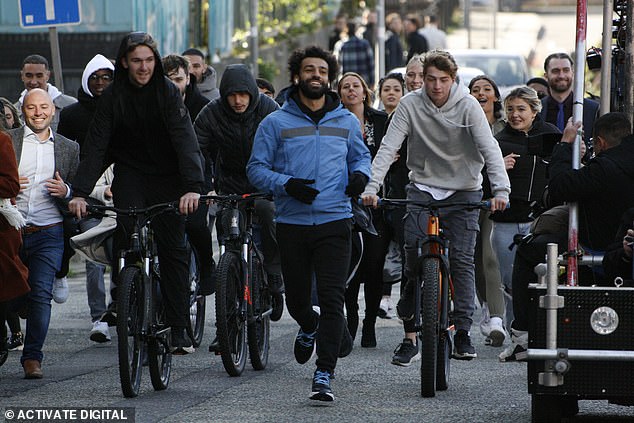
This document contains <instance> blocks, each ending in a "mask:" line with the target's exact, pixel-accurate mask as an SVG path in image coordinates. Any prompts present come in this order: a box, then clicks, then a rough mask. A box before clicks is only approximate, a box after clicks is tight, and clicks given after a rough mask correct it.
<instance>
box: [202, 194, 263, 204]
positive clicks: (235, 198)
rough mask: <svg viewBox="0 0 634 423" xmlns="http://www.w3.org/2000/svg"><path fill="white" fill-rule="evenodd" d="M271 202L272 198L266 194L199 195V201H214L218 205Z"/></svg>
mask: <svg viewBox="0 0 634 423" xmlns="http://www.w3.org/2000/svg"><path fill="white" fill-rule="evenodd" d="M260 199H263V200H272V199H273V196H272V195H271V194H269V193H267V192H253V193H247V194H226V195H201V196H200V201H206V200H215V201H218V202H219V203H231V202H236V203H239V202H241V201H248V200H260Z"/></svg>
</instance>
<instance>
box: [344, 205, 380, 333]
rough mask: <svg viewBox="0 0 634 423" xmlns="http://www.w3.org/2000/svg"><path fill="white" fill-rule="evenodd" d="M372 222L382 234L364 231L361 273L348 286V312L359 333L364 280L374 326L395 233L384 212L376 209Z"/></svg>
mask: <svg viewBox="0 0 634 423" xmlns="http://www.w3.org/2000/svg"><path fill="white" fill-rule="evenodd" d="M372 222H373V223H374V227H375V229H376V230H377V232H378V235H371V234H368V233H366V232H363V233H362V235H363V258H362V259H361V264H360V265H359V269H358V270H357V273H356V274H355V276H354V277H353V278H352V280H351V281H350V284H349V285H348V288H347V289H346V315H347V318H348V330H349V331H350V334H351V335H352V337H353V338H354V337H355V334H356V332H357V326H358V323H359V316H358V311H359V300H358V299H359V289H360V286H361V283H363V284H364V287H363V292H364V294H365V321H364V324H367V325H371V326H374V324H375V322H376V316H377V312H378V310H379V304H380V303H381V297H382V295H383V265H384V263H385V256H386V255H387V251H388V247H389V245H390V239H391V234H390V230H389V227H388V226H387V225H386V224H385V220H384V219H383V217H382V214H381V213H380V212H379V213H373V216H372Z"/></svg>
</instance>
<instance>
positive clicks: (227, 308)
mask: <svg viewBox="0 0 634 423" xmlns="http://www.w3.org/2000/svg"><path fill="white" fill-rule="evenodd" d="M241 260H242V259H241V258H240V256H239V255H238V254H237V253H236V252H234V251H227V252H225V253H224V254H223V255H222V256H221V257H220V261H219V263H218V268H217V274H216V275H217V278H216V283H217V287H216V326H217V336H218V343H219V345H220V356H221V357H222V364H223V366H224V368H225V370H226V371H227V373H229V375H231V376H240V375H241V374H242V371H243V370H244V366H245V364H246V361H247V330H246V319H245V316H244V313H243V312H242V301H243V299H242V296H243V285H242V269H241V265H240V264H241Z"/></svg>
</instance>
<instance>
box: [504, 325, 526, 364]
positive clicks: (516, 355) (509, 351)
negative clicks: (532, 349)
mask: <svg viewBox="0 0 634 423" xmlns="http://www.w3.org/2000/svg"><path fill="white" fill-rule="evenodd" d="M527 348H528V331H525V330H516V329H511V345H509V346H508V347H506V349H505V350H504V351H502V352H501V353H500V355H498V358H499V359H500V361H502V362H508V361H525V360H526V349H527Z"/></svg>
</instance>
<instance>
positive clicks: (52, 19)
mask: <svg viewBox="0 0 634 423" xmlns="http://www.w3.org/2000/svg"><path fill="white" fill-rule="evenodd" d="M18 2H19V4H20V26H21V27H22V28H48V27H53V26H68V25H78V24H79V23H81V13H80V10H79V0H18Z"/></svg>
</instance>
